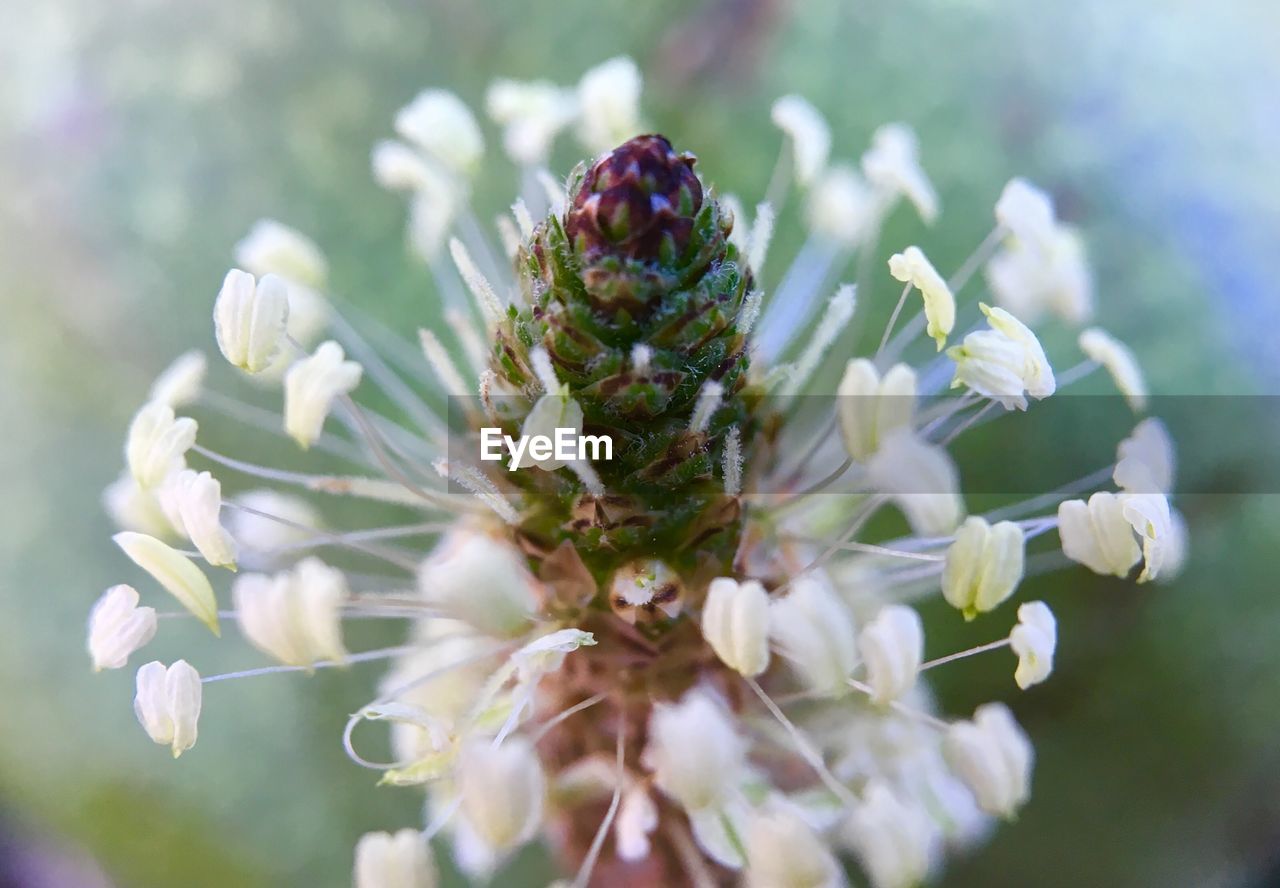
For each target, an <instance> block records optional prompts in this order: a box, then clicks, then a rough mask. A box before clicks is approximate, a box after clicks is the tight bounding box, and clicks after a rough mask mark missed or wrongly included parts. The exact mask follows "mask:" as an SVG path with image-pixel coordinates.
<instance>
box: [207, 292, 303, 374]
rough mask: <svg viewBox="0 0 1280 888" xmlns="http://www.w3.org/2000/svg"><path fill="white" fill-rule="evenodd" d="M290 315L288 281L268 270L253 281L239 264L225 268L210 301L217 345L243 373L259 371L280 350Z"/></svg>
mask: <svg viewBox="0 0 1280 888" xmlns="http://www.w3.org/2000/svg"><path fill="white" fill-rule="evenodd" d="M288 318H289V284H288V283H287V282H286V281H285V279H284V278H282V277H280V276H278V275H274V274H268V275H264V276H263V278H262V279H261V280H258V281H255V280H254V277H253V275H251V274H249V273H248V272H246V271H241V270H240V269H238V268H233V269H231V270H230V271H228V272H227V276H226V277H225V278H224V279H223V281H222V289H221V290H219V291H218V298H217V300H216V301H215V302H214V304H213V322H214V333H215V334H216V336H217V340H218V348H219V349H220V350H221V351H222V356H223V357H225V358H226V359H227V360H228V361H229V362H231V364H233V365H234V366H236V367H239V368H240V369H241V370H244V371H245V372H246V373H261V372H262V371H263V370H266V369H267V368H268V367H270V366H271V365H272V363H273V362H274V361H275V359H276V357H277V356H278V355H279V354H280V351H281V347H282V346H283V344H284V339H285V324H286V322H287V321H288Z"/></svg>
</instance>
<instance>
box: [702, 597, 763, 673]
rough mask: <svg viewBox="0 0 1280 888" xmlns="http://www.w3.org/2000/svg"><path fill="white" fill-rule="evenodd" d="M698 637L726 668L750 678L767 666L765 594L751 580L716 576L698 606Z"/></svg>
mask: <svg viewBox="0 0 1280 888" xmlns="http://www.w3.org/2000/svg"><path fill="white" fill-rule="evenodd" d="M702 637H703V638H705V639H706V641H707V644H709V645H711V649H712V650H713V651H715V652H716V656H717V657H719V658H720V660H721V661H722V662H723V663H724V664H725V665H727V666H728V667H729V668H731V669H733V670H734V671H736V672H738V673H739V674H741V675H745V676H748V677H753V676H756V675H759V674H760V673H762V672H764V670H765V669H766V668H768V666H769V594H768V593H767V592H765V591H764V586H761V585H760V584H759V583H757V582H755V581H754V580H751V581H748V582H745V583H739V582H737V581H735V580H733V579H730V578H729V577H718V578H716V579H714V580H712V581H711V585H710V587H709V588H708V589H707V600H706V602H705V603H704V604H703V606H702Z"/></svg>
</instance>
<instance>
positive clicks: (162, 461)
mask: <svg viewBox="0 0 1280 888" xmlns="http://www.w3.org/2000/svg"><path fill="white" fill-rule="evenodd" d="M195 443H196V421H195V420H194V419H190V418H188V417H185V416H184V417H182V418H177V417H175V416H174V413H173V408H172V407H170V406H169V405H168V404H166V403H164V402H162V401H151V402H149V403H147V404H146V405H144V406H143V407H142V409H140V410H139V411H138V412H137V413H136V414H134V417H133V422H132V423H130V424H129V438H128V440H127V442H126V443H125V460H126V461H127V462H128V464H129V470H130V471H131V472H132V473H133V477H134V480H136V481H137V482H138V485H139V486H140V487H142V488H144V489H145V488H152V487H155V486H156V485H158V484H159V483H160V482H161V481H163V480H164V479H165V478H166V477H167V476H168V475H169V473H170V472H173V471H177V470H180V469H183V468H185V467H186V453H187V451H188V450H190V449H191V448H192V446H194V445H195Z"/></svg>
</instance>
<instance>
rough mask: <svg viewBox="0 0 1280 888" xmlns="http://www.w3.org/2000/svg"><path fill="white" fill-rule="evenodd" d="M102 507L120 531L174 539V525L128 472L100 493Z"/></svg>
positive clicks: (151, 492) (154, 499)
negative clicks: (131, 531)
mask: <svg viewBox="0 0 1280 888" xmlns="http://www.w3.org/2000/svg"><path fill="white" fill-rule="evenodd" d="M102 507H103V508H104V509H105V510H106V512H107V515H108V516H110V518H111V521H112V523H113V524H115V526H116V527H118V528H120V529H121V530H133V531H137V532H138V533H145V534H147V535H148V536H153V537H172V536H173V535H174V528H173V525H172V524H170V523H169V519H168V518H167V517H166V516H165V514H164V510H163V509H161V508H160V503H159V502H157V501H156V497H155V493H154V491H151V490H143V489H142V487H141V486H140V485H139V484H138V482H137V480H136V479H135V478H134V477H133V475H132V474H130V473H129V472H127V471H126V472H124V473H123V474H122V475H121V476H120V477H119V478H117V479H116V480H115V481H112V482H111V483H110V484H109V485H107V488H106V489H105V490H104V491H102Z"/></svg>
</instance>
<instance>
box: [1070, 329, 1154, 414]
mask: <svg viewBox="0 0 1280 888" xmlns="http://www.w3.org/2000/svg"><path fill="white" fill-rule="evenodd" d="M1079 344H1080V351H1082V352H1084V353H1085V354H1086V355H1088V356H1089V357H1090V358H1091V359H1092V360H1094V361H1097V362H1098V363H1099V364H1101V365H1102V366H1103V367H1106V368H1107V372H1108V373H1110V374H1111V379H1112V381H1113V382H1115V385H1116V388H1117V389H1119V390H1120V394H1122V395H1124V399H1125V401H1127V402H1128V404H1129V407H1130V408H1131V409H1132V410H1133V411H1134V412H1135V413H1141V412H1142V411H1144V410H1146V409H1147V382H1146V380H1145V379H1143V376H1142V368H1141V367H1139V366H1138V359H1137V358H1136V357H1134V355H1133V352H1131V351H1130V350H1129V348H1128V346H1126V345H1125V344H1124V343H1123V342H1121V341H1120V340H1118V339H1116V338H1115V337H1114V336H1112V335H1111V334H1110V333H1107V332H1106V331H1105V330H1102V329H1100V328H1098V327H1090V328H1089V329H1088V330H1085V331H1084V332H1083V333H1081V334H1080V340H1079Z"/></svg>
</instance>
